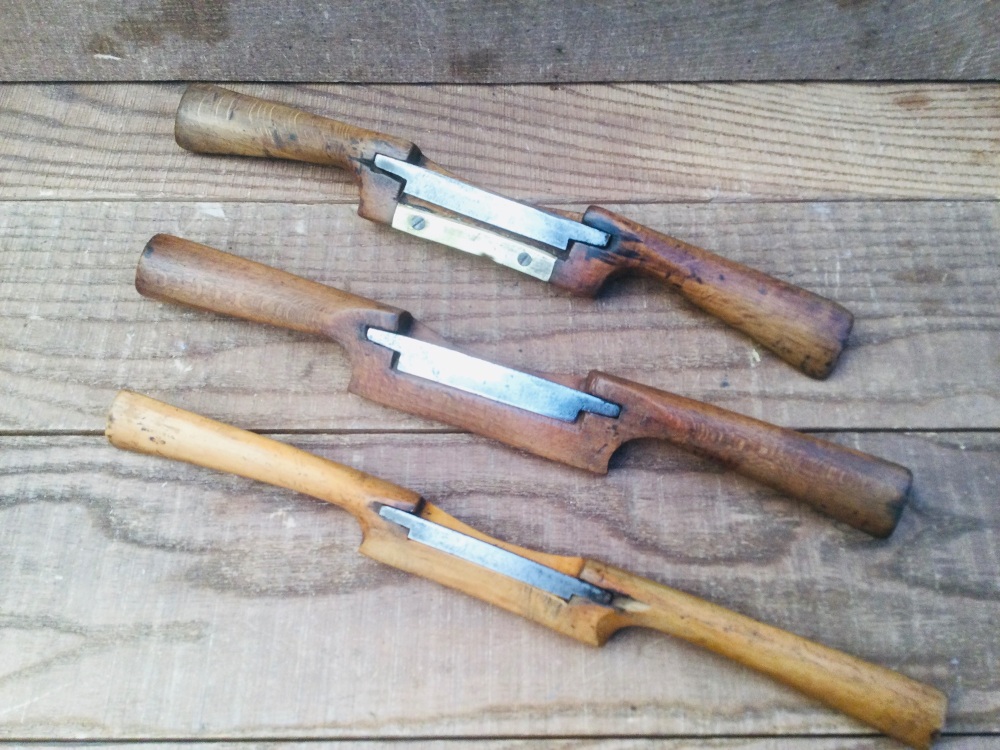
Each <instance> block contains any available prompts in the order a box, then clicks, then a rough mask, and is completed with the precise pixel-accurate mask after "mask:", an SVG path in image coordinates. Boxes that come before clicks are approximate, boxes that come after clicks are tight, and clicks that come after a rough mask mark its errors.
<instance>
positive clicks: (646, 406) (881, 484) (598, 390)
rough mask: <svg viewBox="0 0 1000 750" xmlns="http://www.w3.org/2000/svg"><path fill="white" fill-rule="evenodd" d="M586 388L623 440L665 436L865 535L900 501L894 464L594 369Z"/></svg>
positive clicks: (878, 529) (892, 522)
mask: <svg viewBox="0 0 1000 750" xmlns="http://www.w3.org/2000/svg"><path fill="white" fill-rule="evenodd" d="M587 390H588V392H590V393H593V394H594V395H596V396H600V397H602V398H606V399H608V400H610V401H613V402H615V403H617V404H620V405H621V406H622V416H621V417H619V420H620V421H621V423H622V426H621V428H620V430H621V433H622V434H625V435H627V437H625V440H629V439H634V438H639V437H654V438H660V439H662V440H667V441H668V442H670V443H672V444H674V445H677V446H679V447H681V448H684V449H685V450H688V451H691V452H692V453H695V454H697V455H701V456H706V457H708V458H711V459H714V460H716V461H718V462H720V463H722V464H723V465H725V466H728V467H730V468H732V469H734V470H735V471H738V472H739V473H741V474H743V475H744V476H747V477H750V478H752V479H755V480H757V481H759V482H761V483H762V484H766V485H768V486H769V487H773V488H775V489H776V490H779V491H780V492H782V493H783V494H785V495H788V496H790V497H794V498H796V499H798V500H801V501H802V502H805V503H807V504H809V505H811V506H812V507H814V508H816V509H817V510H819V511H821V512H823V513H826V514H827V515H829V516H832V517H833V518H836V519H837V520H839V521H843V522H845V523H848V524H850V525H851V526H854V527H855V528H857V529H860V530H862V531H865V532H867V533H869V534H871V535H873V536H877V537H886V536H889V534H891V533H892V531H893V529H894V528H895V527H896V524H897V523H898V521H899V516H900V514H901V513H902V512H903V507H904V506H905V505H906V499H907V495H908V493H909V490H910V484H911V483H912V481H913V475H912V474H911V473H910V470H909V469H907V468H905V467H903V466H900V465H899V464H894V463H891V462H889V461H885V460H883V459H881V458H876V457H875V456H870V455H868V454H867V453H862V452H860V451H856V450H852V449H851V448H845V447H844V446H841V445H837V444H836V443H831V442H829V441H826V440H820V439H819V438H815V437H813V436H811V435H806V434H804V433H801V432H796V431H795V430H790V429H787V428H785V427H778V426H777V425H773V424H769V423H768V422H762V421H760V420H757V419H753V418H751V417H747V416H744V415H742V414H737V413H735V412H731V411H728V410H726V409H720V408H719V407H716V406H712V405H710V404H705V403H702V402H700V401H694V400H692V399H688V398H684V397H683V396H678V395H675V394H673V393H668V392H666V391H661V390H659V389H656V388H650V387H648V386H644V385H640V384H638V383H635V382H632V381H630V380H625V379H623V378H616V377H614V376H613V375H608V374H606V373H602V372H592V373H591V374H590V375H589V377H588V381H587Z"/></svg>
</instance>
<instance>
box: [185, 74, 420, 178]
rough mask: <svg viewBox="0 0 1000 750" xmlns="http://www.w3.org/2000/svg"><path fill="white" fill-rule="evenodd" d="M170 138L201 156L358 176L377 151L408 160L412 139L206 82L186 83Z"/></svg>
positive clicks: (411, 154)
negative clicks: (294, 164) (265, 160)
mask: <svg viewBox="0 0 1000 750" xmlns="http://www.w3.org/2000/svg"><path fill="white" fill-rule="evenodd" d="M174 138H176V140H177V143H178V145H180V146H181V147H183V148H186V149H187V150H188V151H195V152H197V153H201V154H238V155H242V156H270V157H277V158H279V159H292V160H294V161H305V162H311V163H313V164H323V165H328V166H334V167H340V168H341V169H346V170H348V171H350V172H352V173H354V174H355V176H357V175H358V172H359V170H360V166H361V165H360V163H359V162H360V161H362V160H367V161H371V160H372V159H374V158H375V154H376V153H381V154H385V155H387V156H393V157H395V158H397V159H403V160H409V159H410V158H411V157H413V156H414V155H415V153H416V148H415V147H414V145H413V144H412V143H409V142H408V141H404V140H401V139H399V138H393V137H391V136H387V135H383V134H381V133H376V132H375V131H372V130H365V129H364V128H356V127H354V126H353V125H348V124H346V123H343V122H338V121H337V120H331V119H329V118H326V117H320V116H318V115H313V114H310V113H308V112H303V111H302V110H300V109H295V108H294V107H288V106H285V105H283V104H278V103H276V102H271V101H267V100H266V99H258V98H256V97H253V96H246V95H245V94H237V93H236V92H235V91H229V90H228V89H224V88H220V87H219V86H213V85H211V84H206V83H195V84H192V85H191V86H188V88H187V90H186V91H185V92H184V96H183V97H182V98H181V102H180V104H179V105H178V107H177V118H176V120H175V121H174Z"/></svg>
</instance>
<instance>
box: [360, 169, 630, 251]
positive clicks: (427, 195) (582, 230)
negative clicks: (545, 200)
mask: <svg viewBox="0 0 1000 750" xmlns="http://www.w3.org/2000/svg"><path fill="white" fill-rule="evenodd" d="M375 166H376V167H378V168H379V169H382V170H384V171H386V172H389V173H390V174H394V175H396V176H397V177H402V178H403V179H404V180H406V185H405V186H404V187H403V192H404V193H406V194H407V195H412V196H413V197H414V198H420V200H423V201H427V202H428V203H433V204H434V205H435V206H441V208H446V209H448V210H449V211H454V212H455V213H457V214H461V215H462V216H468V217H469V218H470V219H475V220H476V221H481V222H483V223H484V224H489V225H491V226H495V227H499V228H500V229H505V230H507V231H508V232H513V233H514V234H518V235H520V236H522V237H527V238H529V239H532V240H537V241H538V242H543V243H545V244H546V245H549V246H551V247H554V248H556V249H557V250H566V249H567V248H569V243H570V242H584V243H586V244H588V245H594V246H595V247H604V246H605V245H607V244H608V242H609V241H610V239H611V237H610V235H608V234H607V233H605V232H602V231H601V230H599V229H594V228H593V227H588V226H587V225H586V224H581V223H580V222H578V221H573V220H572V219H566V218H564V217H562V216H559V215H558V214H553V213H549V212H548V211H543V210H542V209H540V208H536V207H534V206H529V205H528V204H526V203H519V202H518V201H512V200H511V199H510V198H504V197H503V196H502V195H497V194H496V193H491V192H489V191H487V190H483V189H481V188H477V187H473V186H472V185H469V184H467V183H464V182H462V181H460V180H456V179H454V178H452V177H446V176H445V175H443V174H440V173H438V172H432V171H431V170H429V169H425V168H424V167H418V166H417V165H416V164H410V163H409V162H405V161H401V160H399V159H394V158H392V157H391V156H384V155H382V154H376V156H375Z"/></svg>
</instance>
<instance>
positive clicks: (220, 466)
mask: <svg viewBox="0 0 1000 750" xmlns="http://www.w3.org/2000/svg"><path fill="white" fill-rule="evenodd" d="M105 435H107V438H108V440H110V441H111V444H112V445H114V446H115V447H117V448H123V449H125V450H130V451H136V452H138V453H148V454H150V455H154V456H162V457H164V458H171V459H174V460H175V461H185V462H187V463H189V464H195V465H196V466H204V467H206V468H209V469H216V470H218V471H227V472H229V473H231V474H237V475H239V476H241V477H247V478H248V479H256V480H257V481H259V482H267V483H268V484H273V485H275V486H277V487H285V488H287V489H290V490H294V491H296V492H303V493H305V494H307V495H312V496H313V497H316V498H319V499H320V500H325V501H326V502H328V503H333V504H334V505H338V506H340V507H341V508H344V509H345V510H347V511H350V512H351V513H352V514H353V515H354V516H355V517H356V518H358V520H359V521H361V522H362V524H363V525H364V524H365V522H366V521H367V519H368V518H369V517H370V515H371V505H372V504H373V503H382V504H384V505H392V506H394V507H397V508H400V509H402V510H406V511H409V512H412V511H413V510H414V509H415V508H416V507H417V505H418V504H419V502H420V496H419V495H418V494H417V493H415V492H413V491H411V490H408V489H405V488H403V487H399V486H398V485H395V484H391V483H389V482H385V481H383V480H381V479H377V478H376V477H373V476H371V475H369V474H365V473H364V472H361V471H357V470H356V469H352V468H350V467H349V466H344V465H343V464H338V463H335V462H333V461H328V460H326V459H324V458H320V457H319V456H314V455H313V454H311V453H307V452H306V451H303V450H300V449H298V448H294V447H292V446H291V445H286V444H285V443H279V442H278V441H277V440H271V439H270V438H266V437H264V436H262V435H257V434H255V433H252V432H247V431H246V430H241V429H239V428H237V427H231V426H230V425H227V424H223V423H222V422H216V421H215V420H212V419H208V418H207V417H202V416H200V415H198V414H193V413H192V412H188V411H184V410H183V409H178V408H176V407H174V406H170V405H169V404H165V403H163V402H161V401H157V400H155V399H152V398H149V397H148V396H142V395H140V394H138V393H132V392H130V391H120V392H119V393H118V395H117V396H116V397H115V400H114V401H113V402H112V404H111V411H110V413H109V415H108V424H107V428H106V429H105Z"/></svg>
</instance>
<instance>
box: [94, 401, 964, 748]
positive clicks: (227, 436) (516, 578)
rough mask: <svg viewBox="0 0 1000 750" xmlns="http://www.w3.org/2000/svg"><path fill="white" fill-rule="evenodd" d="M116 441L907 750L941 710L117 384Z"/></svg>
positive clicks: (715, 613) (859, 665)
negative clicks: (286, 501) (706, 664)
mask: <svg viewBox="0 0 1000 750" xmlns="http://www.w3.org/2000/svg"><path fill="white" fill-rule="evenodd" d="M106 434H107V436H108V439H109V440H110V441H111V443H112V444H114V445H115V446H117V447H119V448H123V449H127V450H132V451H137V452H140V453H146V454H151V455H156V456H162V457H165V458H170V459H175V460H179V461H186V462H188V463H192V464H196V465H198V466H204V467H208V468H212V469H216V470H220V471H226V472H231V473H234V474H238V475H240V476H244V477H249V478H251V479H256V480H259V481H262V482H267V483H269V484H273V485H277V486H279V487H285V488H288V489H292V490H295V491H297V492H302V493H305V494H307V495H311V496H313V497H315V498H318V499H320V500H324V501H326V502H329V503H332V504H334V505H337V506H339V507H341V508H343V509H344V510H347V511H348V512H350V513H351V514H352V515H353V516H354V517H355V519H356V520H357V521H358V523H359V524H360V526H361V531H362V535H363V541H362V543H361V548H360V551H361V553H362V554H364V555H367V556H368V557H370V558H372V559H375V560H378V561H380V562H383V563H385V564H387V565H391V566H393V567H395V568H399V569H401V570H404V571H407V572H409V573H413V574H415V575H418V576H422V577H424V578H428V579H430V580H432V581H436V582H438V583H441V584H444V585H445V586H449V587H451V588H454V589H457V590H459V591H462V592H465V593H466V594H469V595H471V596H474V597H476V598H478V599H482V600H484V601H486V602H490V603H492V604H496V605H498V606H500V607H502V608H504V609H507V610H509V611H511V612H514V613H516V614H519V615H521V616H523V617H526V618H528V619H529V620H533V621H534V622H537V623H540V624H542V625H545V626H547V627H550V628H552V629H553V630H556V631H558V632H560V633H564V634H565V635H568V636H570V637H572V638H575V639H577V640H579V641H582V642H584V643H587V644H591V645H595V646H600V645H603V644H604V643H605V642H606V641H607V640H608V638H610V636H611V635H612V634H613V633H615V632H616V631H618V630H620V629H622V628H625V627H632V626H637V627H645V628H652V629H654V630H658V631H661V632H663V633H667V634H669V635H673V636H676V637H678V638H682V639H684V640H687V641H690V642H692V643H694V644H697V645H699V646H702V647H704V648H707V649H709V650H711V651H714V652H716V653H718V654H721V655H723V656H726V657H728V658H730V659H733V660H735V661H737V662H739V663H741V664H743V665H746V666H748V667H750V668H752V669H756V670H758V671H760V672H763V673H764V674H767V675H769V676H771V677H773V678H774V679H776V680H778V681H780V682H782V683H784V684H786V685H789V686H791V687H793V688H795V689H797V690H800V691H801V692H803V693H805V694H806V695H809V696H811V697H813V698H815V699H817V700H819V701H822V702H823V703H825V704H826V705H828V706H831V707H833V708H835V709H837V710H840V711H842V712H844V713H846V714H848V715H850V716H852V717H854V718H856V719H858V720H860V721H862V722H865V723H867V724H868V725H870V726H872V727H874V728H876V729H878V730H879V731H881V732H884V733H886V734H888V735H890V736H892V737H894V738H896V739H898V740H901V741H902V742H905V743H907V744H909V745H911V746H913V747H916V748H926V747H929V746H930V744H931V742H932V740H933V738H934V737H935V736H936V735H937V733H938V732H939V731H940V729H941V727H942V725H943V723H944V718H945V711H946V707H947V699H946V697H945V695H944V694H943V693H941V692H940V691H938V690H936V689H934V688H932V687H930V686H928V685H925V684H923V683H920V682H917V681H916V680H913V679H911V678H909V677H906V676H905V675H902V674H900V673H898V672H895V671H892V670H890V669H887V668H884V667H881V666H877V665H875V664H871V663H868V662H865V661H862V660H861V659H858V658H855V657H853V656H850V655H848V654H845V653H843V652H840V651H836V650H834V649H832V648H829V647H826V646H823V645H820V644H818V643H815V642H812V641H809V640H806V639H805V638H802V637H800V636H797V635H794V634H792V633H789V632H787V631H784V630H780V629H778V628H776V627H772V626H769V625H765V624H763V623H760V622H756V621H754V620H752V619H750V618H748V617H745V616H743V615H740V614H737V613H735V612H732V611H730V610H727V609H725V608H723V607H720V606H717V605H714V604H711V603H709V602H707V601H704V600H702V599H699V598H697V597H695V596H692V595H690V594H686V593H683V592H681V591H678V590H676V589H672V588H669V587H667V586H663V585H661V584H658V583H655V582H653V581H651V580H648V579H645V578H642V577H640V576H637V575H635V574H632V573H629V572H627V571H625V570H621V569H618V568H615V567H612V566H610V565H605V564H603V563H599V562H596V561H594V560H588V559H584V558H582V557H567V556H561V555H551V554H546V553H543V552H537V551H535V550H530V549H526V548H523V547H518V546H516V545H512V544H508V543H506V542H503V541H500V540H498V539H494V538H491V537H489V536H487V535H485V534H482V533H480V532H479V531H477V530H475V529H473V528H471V527H469V526H467V525H465V524H464V523H462V522H461V521H459V520H457V519H455V518H453V517H452V516H450V515H449V514H447V513H446V512H445V511H443V510H441V509H440V508H437V507H435V506H434V505H432V504H431V503H429V502H426V501H424V500H423V499H422V498H421V497H420V496H419V495H418V494H417V493H415V492H412V491H410V490H407V489H404V488H402V487H399V486H396V485H393V484H390V483H388V482H385V481H382V480H380V479H376V478H375V477H372V476H369V475H366V474H364V473H362V472H360V471H356V470H354V469H351V468H348V467H346V466H342V465H340V464H337V463H334V462H332V461H328V460H326V459H323V458H320V457H318V456H315V455H312V454H309V453H306V452H304V451H301V450H299V449H297V448H294V447H292V446H289V445H286V444H283V443H279V442H277V441H275V440H272V439H270V438H266V437H263V436H261V435H256V434H253V433H250V432H246V431H243V430H240V429H237V428H235V427H231V426H228V425H225V424H221V423H219V422H215V421H213V420H210V419H207V418H205V417H201V416H198V415H196V414H192V413H190V412H185V411H183V410H181V409H177V408H175V407H172V406H169V405H167V404H164V403H161V402H159V401H154V400H153V399H150V398H147V397H145V396H140V395H138V394H135V393H130V392H127V391H122V392H121V393H119V394H118V396H117V397H116V399H115V401H114V403H113V405H112V407H111V412H110V415H109V419H108V427H107V430H106Z"/></svg>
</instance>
